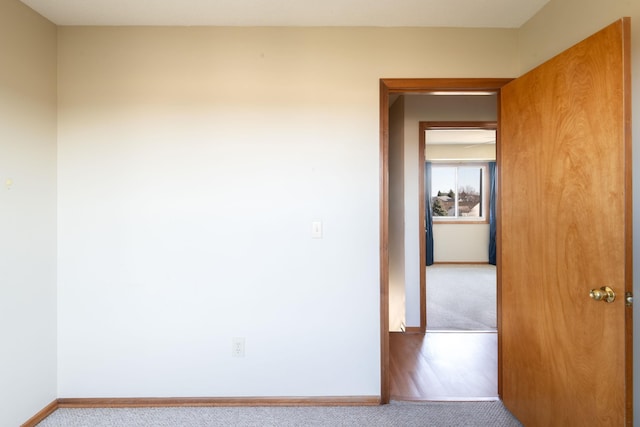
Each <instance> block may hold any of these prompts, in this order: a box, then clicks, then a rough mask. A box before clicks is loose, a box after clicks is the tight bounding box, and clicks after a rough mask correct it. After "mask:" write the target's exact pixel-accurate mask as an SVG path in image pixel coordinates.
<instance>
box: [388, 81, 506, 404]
mask: <svg viewBox="0 0 640 427" xmlns="http://www.w3.org/2000/svg"><path fill="white" fill-rule="evenodd" d="M511 80H513V79H504V78H495V79H494V78H454V79H439V78H435V79H433V78H432V79H416V78H412V79H380V389H381V390H380V403H383V404H384V403H389V400H390V397H391V382H390V369H389V95H393V94H398V95H402V94H426V93H433V92H451V94H452V95H454V94H455V93H456V92H461V91H464V92H470V91H471V92H481V91H490V92H496V93H497V94H498V95H499V94H500V90H501V88H502V87H503V86H504V85H505V84H507V83H509V82H510V81H511ZM498 117H500V101H499V96H498ZM497 139H498V141H497V143H496V146H497V149H498V150H499V139H500V123H498V133H497ZM497 173H498V175H497V178H499V171H498V172H497ZM497 239H498V240H499V239H500V225H499V223H498V234H497ZM498 256H500V255H499V254H498ZM499 265H500V262H499V260H498V267H497V269H496V273H497V289H498V298H497V304H498V307H497V308H498V312H497V313H498V395H500V393H501V390H502V387H501V383H502V381H501V372H500V360H501V352H500V330H501V318H500V304H501V299H500V276H501V275H500V267H499Z"/></svg>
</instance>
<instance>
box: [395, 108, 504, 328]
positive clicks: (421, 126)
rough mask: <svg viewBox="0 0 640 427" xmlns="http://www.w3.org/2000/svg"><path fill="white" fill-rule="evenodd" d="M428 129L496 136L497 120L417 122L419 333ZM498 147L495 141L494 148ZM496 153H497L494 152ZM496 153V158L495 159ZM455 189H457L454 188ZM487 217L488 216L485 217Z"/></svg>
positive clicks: (423, 303)
mask: <svg viewBox="0 0 640 427" xmlns="http://www.w3.org/2000/svg"><path fill="white" fill-rule="evenodd" d="M498 108H499V105H497V106H496V114H499V111H498V110H497V109H498ZM430 129H486V130H495V131H496V137H497V132H498V122H497V121H495V120H494V121H420V122H418V132H420V135H419V138H418V177H419V178H418V221H419V225H418V232H419V233H420V236H419V245H420V251H419V252H420V265H419V266H418V268H419V269H420V326H419V327H418V331H419V332H420V333H421V334H424V333H426V332H427V298H428V295H427V274H426V271H425V268H424V267H425V265H426V264H427V247H426V245H427V242H426V240H427V239H426V226H425V224H426V219H427V218H426V215H427V213H426V198H425V196H426V193H425V191H426V188H425V184H426V183H425V176H424V172H425V165H424V164H425V161H426V160H425V152H426V147H425V143H426V136H425V131H426V130H430ZM497 147H498V144H497V141H496V149H497ZM496 154H497V153H496ZM497 157H498V156H497V155H496V160H497ZM456 191H457V190H456ZM487 218H488V217H487ZM407 329H409V328H407Z"/></svg>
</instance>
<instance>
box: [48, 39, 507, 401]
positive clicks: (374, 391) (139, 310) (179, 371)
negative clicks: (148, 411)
mask: <svg viewBox="0 0 640 427" xmlns="http://www.w3.org/2000/svg"><path fill="white" fill-rule="evenodd" d="M515 35H516V31H515V30H478V29H473V30H449V29H392V28H388V29H383V28H362V29H351V28H288V29H283V28H147V27H145V28H73V27H67V28H60V29H59V41H58V42H59V134H58V136H59V157H58V161H59V165H58V166H59V180H58V203H59V221H58V233H59V254H58V255H59V264H58V267H59V276H58V286H59V317H58V322H59V328H58V337H59V353H58V375H59V396H60V397H90V396H102V397H109V396H133V397H135V396H256V395H260V396H300V395H302V396H314V395H329V396H338V395H379V393H380V357H379V355H380V339H379V336H380V330H379V329H380V317H379V295H380V277H379V269H380V265H379V215H378V212H379V166H380V164H379V120H378V118H379V111H378V108H379V102H378V100H379V79H380V78H381V77H389V76H402V77H424V76H442V75H444V76H448V77H508V76H513V75H514V73H515V72H516V70H517V60H516V55H515V52H516V47H517V46H516V37H515ZM419 52H423V53H427V52H428V53H429V55H426V54H425V55H419V54H418V53H419ZM434 58H437V60H434ZM316 219H319V220H322V221H323V222H324V238H323V239H321V240H314V239H311V236H310V228H311V222H312V221H313V220H316ZM416 237H417V236H416ZM235 336H240V337H245V338H246V357H245V358H244V359H233V358H231V338H232V337H235Z"/></svg>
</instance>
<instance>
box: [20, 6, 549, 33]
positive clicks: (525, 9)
mask: <svg viewBox="0 0 640 427" xmlns="http://www.w3.org/2000/svg"><path fill="white" fill-rule="evenodd" d="M548 1H549V0H22V2H23V3H25V4H27V5H28V6H30V7H31V8H32V9H34V10H35V11H37V12H38V13H40V14H41V15H43V16H44V17H46V18H48V19H49V20H51V21H52V22H54V23H55V24H58V25H172V26H173V25H175V26H191V25H193V26H198V25H199V26H209V25H213V26H374V27H469V28H476V27H477V28H482V27H486V28H519V27H520V26H521V25H522V24H524V23H525V22H526V21H527V20H528V19H529V18H531V17H532V16H533V15H535V14H536V12H538V11H539V10H540V9H541V8H542V7H543V6H544V5H545V4H546V3H548Z"/></svg>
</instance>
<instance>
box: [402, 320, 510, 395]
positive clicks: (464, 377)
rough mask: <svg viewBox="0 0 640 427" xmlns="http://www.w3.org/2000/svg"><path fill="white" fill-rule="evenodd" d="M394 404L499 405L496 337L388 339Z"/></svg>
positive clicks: (482, 334)
mask: <svg viewBox="0 0 640 427" xmlns="http://www.w3.org/2000/svg"><path fill="white" fill-rule="evenodd" d="M389 340H390V356H391V360H390V374H391V399H392V400H496V399H498V360H497V359H498V357H497V354H498V339H497V334H496V333H495V332H427V333H426V334H418V333H416V334H411V333H401V332H392V333H390V338H389Z"/></svg>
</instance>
